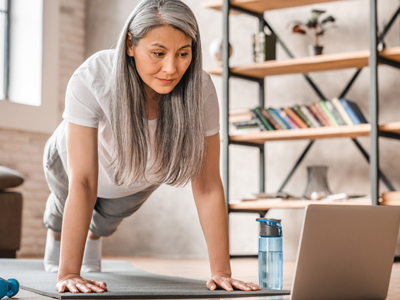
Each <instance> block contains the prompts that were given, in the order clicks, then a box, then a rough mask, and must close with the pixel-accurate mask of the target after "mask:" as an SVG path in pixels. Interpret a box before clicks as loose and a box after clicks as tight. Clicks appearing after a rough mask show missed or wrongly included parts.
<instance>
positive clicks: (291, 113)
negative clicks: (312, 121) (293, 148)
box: [283, 107, 308, 128]
mask: <svg viewBox="0 0 400 300" xmlns="http://www.w3.org/2000/svg"><path fill="white" fill-rule="evenodd" d="M283 110H284V111H285V112H286V113H287V114H288V116H289V117H290V118H291V119H292V120H293V121H294V122H295V123H296V124H297V125H298V126H299V127H300V128H308V126H307V124H306V123H304V121H303V120H302V119H300V117H299V116H298V115H297V114H296V113H295V112H294V111H293V110H292V109H291V108H290V107H285V108H284V109H283Z"/></svg>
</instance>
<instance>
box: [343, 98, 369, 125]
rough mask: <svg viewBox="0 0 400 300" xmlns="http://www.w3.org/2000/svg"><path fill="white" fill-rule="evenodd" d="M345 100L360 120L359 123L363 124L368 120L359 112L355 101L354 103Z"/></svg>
mask: <svg viewBox="0 0 400 300" xmlns="http://www.w3.org/2000/svg"><path fill="white" fill-rule="evenodd" d="M347 102H348V103H349V105H350V106H351V108H352V109H353V111H354V113H355V114H356V116H357V117H358V119H359V120H360V123H364V124H366V123H368V121H367V120H366V119H365V117H364V115H363V113H362V112H361V109H360V107H359V106H358V105H357V103H355V102H354V101H350V100H347Z"/></svg>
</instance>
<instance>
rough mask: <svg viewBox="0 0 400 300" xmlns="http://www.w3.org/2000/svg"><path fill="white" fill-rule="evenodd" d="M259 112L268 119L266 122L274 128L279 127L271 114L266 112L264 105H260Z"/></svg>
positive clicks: (277, 128)
mask: <svg viewBox="0 0 400 300" xmlns="http://www.w3.org/2000/svg"><path fill="white" fill-rule="evenodd" d="M261 113H262V114H263V115H264V117H265V118H266V119H267V120H268V122H269V123H270V124H271V125H272V127H274V129H275V130H279V129H281V128H280V127H279V125H278V124H277V123H276V122H275V121H274V119H272V118H271V116H270V115H269V114H268V113H267V111H266V110H265V108H264V107H261Z"/></svg>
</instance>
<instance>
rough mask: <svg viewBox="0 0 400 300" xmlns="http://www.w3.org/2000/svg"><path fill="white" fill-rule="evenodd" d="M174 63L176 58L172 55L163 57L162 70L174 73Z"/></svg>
mask: <svg viewBox="0 0 400 300" xmlns="http://www.w3.org/2000/svg"><path fill="white" fill-rule="evenodd" d="M176 64H177V60H176V58H175V57H173V56H172V55H169V56H167V57H166V58H165V59H164V64H163V71H164V72H166V73H168V74H174V73H175V72H176Z"/></svg>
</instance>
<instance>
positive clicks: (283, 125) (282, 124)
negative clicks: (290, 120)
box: [267, 108, 289, 129]
mask: <svg viewBox="0 0 400 300" xmlns="http://www.w3.org/2000/svg"><path fill="white" fill-rule="evenodd" d="M267 113H268V114H269V115H270V116H271V118H272V119H274V121H275V122H276V123H277V124H278V125H279V127H280V128H281V129H289V125H287V124H286V122H285V121H283V119H282V118H281V117H280V116H278V115H277V114H276V112H275V111H274V109H272V108H267Z"/></svg>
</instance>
